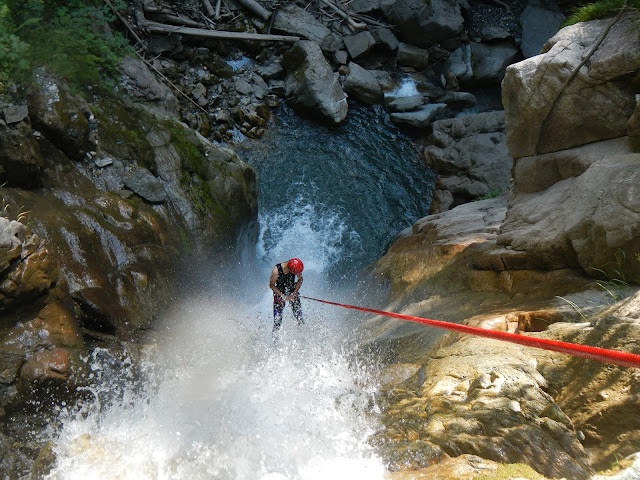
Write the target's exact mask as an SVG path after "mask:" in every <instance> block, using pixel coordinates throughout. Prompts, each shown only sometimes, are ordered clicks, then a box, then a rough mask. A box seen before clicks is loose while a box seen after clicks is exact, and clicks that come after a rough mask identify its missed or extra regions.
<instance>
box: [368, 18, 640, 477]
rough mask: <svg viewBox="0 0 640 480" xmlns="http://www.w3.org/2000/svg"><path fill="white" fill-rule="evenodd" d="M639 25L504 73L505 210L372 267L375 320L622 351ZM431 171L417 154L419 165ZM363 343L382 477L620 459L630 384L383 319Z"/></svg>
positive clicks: (628, 346)
mask: <svg viewBox="0 0 640 480" xmlns="http://www.w3.org/2000/svg"><path fill="white" fill-rule="evenodd" d="M639 18H640V17H638V15H637V13H635V12H627V13H623V14H620V15H618V16H617V17H614V18H606V19H603V20H596V21H591V22H587V23H579V24H576V25H573V26H571V27H568V28H565V29H563V30H561V31H560V32H559V33H558V34H557V35H555V36H554V37H553V38H552V39H550V40H549V41H548V42H547V43H546V44H545V46H544V48H543V49H542V53H541V54H540V55H537V56H534V57H531V58H528V59H526V60H524V61H521V62H519V63H515V64H513V65H511V66H509V67H507V69H506V75H505V78H504V80H503V82H502V96H503V102H504V106H505V129H506V143H507V146H508V151H509V155H510V157H511V158H513V160H514V166H513V169H512V176H513V180H512V186H511V189H510V191H509V194H508V195H505V196H502V197H499V198H496V199H492V200H484V201H478V202H473V203H468V204H464V205H461V206H458V207H456V208H454V209H453V210H450V211H448V212H445V213H440V214H437V215H432V216H428V217H425V218H423V219H421V220H420V221H418V222H417V223H416V224H415V225H414V226H413V228H412V229H411V230H410V231H406V232H404V233H403V235H401V238H399V239H398V240H397V241H396V242H395V243H394V244H393V245H392V246H391V248H390V249H389V251H388V253H387V254H386V255H385V256H384V257H383V258H381V259H380V260H379V261H378V262H377V263H376V264H375V268H374V270H375V272H376V274H377V275H378V276H380V277H381V278H382V279H383V280H384V281H385V282H386V283H387V284H388V285H389V287H390V293H391V300H392V303H391V304H390V306H389V308H392V309H394V311H404V312H406V313H408V314H411V315H419V316H426V317H428V318H441V319H445V320H448V321H454V322H464V323H466V324H469V325H476V326H481V327H483V328H491V329H498V330H504V331H510V332H517V333H520V334H522V335H530V336H536V337H542V338H552V339H558V340H563V341H570V342H573V343H578V344H587V345H594V346H600V347H604V348H613V349H618V350H623V351H630V352H634V353H639V352H640V350H639V349H638V347H637V344H636V341H635V340H634V338H635V336H636V335H637V332H638V329H639V328H640V324H639V323H638V321H637V317H638V307H637V301H638V294H637V293H634V292H636V291H637V288H636V287H633V286H632V284H634V283H637V282H638V280H639V279H640V276H639V275H638V269H639V268H640V261H639V258H638V253H640V252H639V250H638V248H639V244H638V242H639V238H640V237H639V236H638V228H639V226H640V223H639V220H640V217H638V213H639V212H640V196H638V195H637V194H636V193H635V190H636V188H635V185H636V184H637V181H636V180H637V176H638V174H639V173H640V170H639V166H640V163H639V162H640V153H637V143H636V142H635V140H634V139H635V138H636V137H637V132H636V128H637V127H636V122H635V117H636V116H637V111H638V108H639V107H638V103H637V97H636V95H635V92H636V91H637V88H638V84H637V78H638V71H639V68H640V43H638V42H639V36H638V30H637V25H638V21H639ZM605 92H606V93H605ZM447 128H448V130H447V131H452V130H453V129H454V127H452V126H448V127H447ZM439 131H440V128H438V129H435V128H434V136H436V135H440V134H439V133H438V132H439ZM449 148H451V147H449ZM464 153H465V154H467V153H468V150H466V151H465V152H464ZM447 155H448V152H446V148H445V149H443V148H442V146H440V145H437V146H432V147H428V149H427V158H429V159H432V160H430V161H436V160H435V159H437V161H440V162H442V160H441V159H443V158H446V156H447ZM457 157H458V158H459V157H460V156H459V155H457ZM627 295H631V296H630V297H629V298H627V299H625V300H622V301H620V299H621V298H624V297H626V296H627ZM610 305H611V306H610ZM369 326H370V328H371V331H372V332H374V333H375V339H373V338H372V344H371V345H370V347H371V348H379V349H382V351H384V352H386V355H387V358H388V361H389V363H390V366H389V367H388V368H387V370H385V372H384V373H383V376H382V381H383V384H384V385H385V392H384V393H383V395H382V396H381V401H382V405H383V406H384V410H385V415H384V418H385V427H386V428H385V429H384V430H383V431H381V432H380V434H379V437H378V439H377V440H378V442H379V444H380V446H381V447H380V448H382V449H384V451H386V452H388V454H389V455H391V456H393V457H394V458H396V459H397V460H396V462H397V463H396V468H397V469H398V470H400V471H405V472H404V473H398V476H397V478H423V477H420V476H419V475H424V476H425V477H424V478H430V475H435V474H437V473H438V471H439V470H438V469H439V468H441V467H440V465H445V464H448V463H447V462H450V461H451V460H449V459H450V457H453V458H458V460H459V462H460V464H462V465H464V466H465V467H464V468H467V469H468V472H475V475H479V474H480V472H481V471H482V469H483V468H493V469H495V466H490V467H487V465H485V464H483V463H482V461H480V460H479V458H481V459H486V460H491V461H495V462H501V463H525V464H527V465H529V466H530V467H532V468H533V469H534V470H536V471H537V472H539V473H540V474H542V475H544V476H545V477H549V478H558V477H564V478H571V479H574V478H588V477H589V476H590V474H591V473H592V472H593V471H594V470H599V469H605V468H609V467H610V466H611V465H612V464H613V463H614V462H615V460H616V458H624V457H625V456H627V455H630V454H632V453H635V450H636V449H637V448H635V447H634V445H635V442H637V432H638V430H637V425H638V419H639V417H638V416H637V415H636V414H635V413H633V412H632V411H631V408H632V407H631V406H632V405H633V404H634V403H635V402H636V397H637V393H636V390H637V381H636V379H635V377H636V376H637V375H636V371H635V369H630V368H622V367H615V366H608V365H605V364H600V363H597V362H594V361H588V360H583V359H576V358H571V357H569V356H565V355H561V354H551V353H548V352H546V351H544V350H537V349H532V348H523V347H514V346H511V345H508V344H502V343H501V344H497V342H496V341H491V340H486V339H479V338H470V337H467V336H461V335H458V334H448V335H445V334H443V333H441V332H430V331H425V328H424V327H421V328H418V327H415V326H407V325H400V324H399V323H398V322H397V321H395V320H387V321H382V320H372V321H371V323H370V325H369ZM464 455H472V457H467V456H464ZM478 457H479V458H478ZM474 462H476V463H475V464H474ZM434 464H435V466H432V467H430V466H431V465H434ZM474 465H476V467H477V468H475V467H474ZM460 468H462V467H460ZM474 468H475V469H474ZM407 469H409V470H413V473H407V472H406V470H407ZM469 475H470V476H469V478H474V477H473V475H474V474H473V473H470V474H469ZM394 478H395V477H394ZM447 478H448V477H447ZM465 478H467V477H465Z"/></svg>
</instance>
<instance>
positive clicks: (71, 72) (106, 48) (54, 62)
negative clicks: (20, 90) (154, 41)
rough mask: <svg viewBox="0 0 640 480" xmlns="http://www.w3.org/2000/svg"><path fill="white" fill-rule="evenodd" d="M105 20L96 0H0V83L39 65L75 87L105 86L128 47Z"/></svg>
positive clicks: (108, 18) (109, 18)
mask: <svg viewBox="0 0 640 480" xmlns="http://www.w3.org/2000/svg"><path fill="white" fill-rule="evenodd" d="M111 21H113V14H112V12H111V11H110V10H109V8H108V7H107V6H106V5H105V4H104V3H102V2H99V1H98V0H70V1H62V0H57V1H56V0H26V1H24V0H22V1H20V0H0V83H6V82H8V81H12V80H13V81H19V82H20V81H24V78H25V77H26V75H27V74H28V73H29V72H30V71H31V69H32V68H33V67H35V66H45V67H47V68H48V69H49V70H50V71H52V72H53V73H55V74H57V75H60V76H61V77H63V78H65V79H66V80H67V81H68V82H69V84H70V85H71V87H72V88H74V89H75V90H84V89H85V88H86V87H94V86H96V87H105V86H107V85H108V81H107V79H108V78H109V77H110V76H112V75H113V74H114V73H115V72H116V71H117V66H118V63H119V62H120V59H121V58H122V56H123V55H124V54H125V53H126V52H127V51H128V50H129V49H130V47H129V46H128V45H127V42H126V40H125V39H124V38H123V37H122V35H120V34H119V33H117V32H116V33H113V32H111V30H110V29H109V22H111Z"/></svg>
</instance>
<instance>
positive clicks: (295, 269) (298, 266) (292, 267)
mask: <svg viewBox="0 0 640 480" xmlns="http://www.w3.org/2000/svg"><path fill="white" fill-rule="evenodd" d="M287 267H289V271H290V272H291V273H293V274H295V275H300V274H301V273H302V270H303V269H304V265H303V264H302V260H300V259H299V258H292V259H291V260H289V261H288V262H287Z"/></svg>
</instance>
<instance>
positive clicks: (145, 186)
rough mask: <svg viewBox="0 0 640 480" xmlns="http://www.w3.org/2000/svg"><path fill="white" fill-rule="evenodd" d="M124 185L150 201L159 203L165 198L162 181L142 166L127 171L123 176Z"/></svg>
mask: <svg viewBox="0 0 640 480" xmlns="http://www.w3.org/2000/svg"><path fill="white" fill-rule="evenodd" d="M124 184H125V186H126V187H127V188H128V189H130V190H131V191H133V192H134V193H136V194H137V195H140V196H141V197H142V198H144V199H145V200H146V201H148V202H151V203H160V202H163V201H164V200H165V199H166V198H167V193H166V192H165V190H164V185H163V184H162V181H161V180H160V179H158V178H156V177H154V176H153V174H152V173H151V172H150V171H149V170H147V169H144V168H138V169H136V170H134V171H132V172H129V173H128V174H127V175H126V176H125V177H124Z"/></svg>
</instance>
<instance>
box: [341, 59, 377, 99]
mask: <svg viewBox="0 0 640 480" xmlns="http://www.w3.org/2000/svg"><path fill="white" fill-rule="evenodd" d="M348 68H349V74H348V75H347V76H346V77H345V79H344V89H345V91H346V92H347V93H348V94H349V95H350V96H352V97H354V98H356V99H357V100H359V101H360V102H362V103H364V104H365V105H375V104H377V103H381V102H382V99H383V96H382V88H381V87H380V84H379V83H378V79H377V78H376V77H375V75H373V74H372V73H371V72H369V71H368V70H365V69H364V68H362V67H361V66H360V65H358V64H357V63H353V62H350V63H349V66H348Z"/></svg>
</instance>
